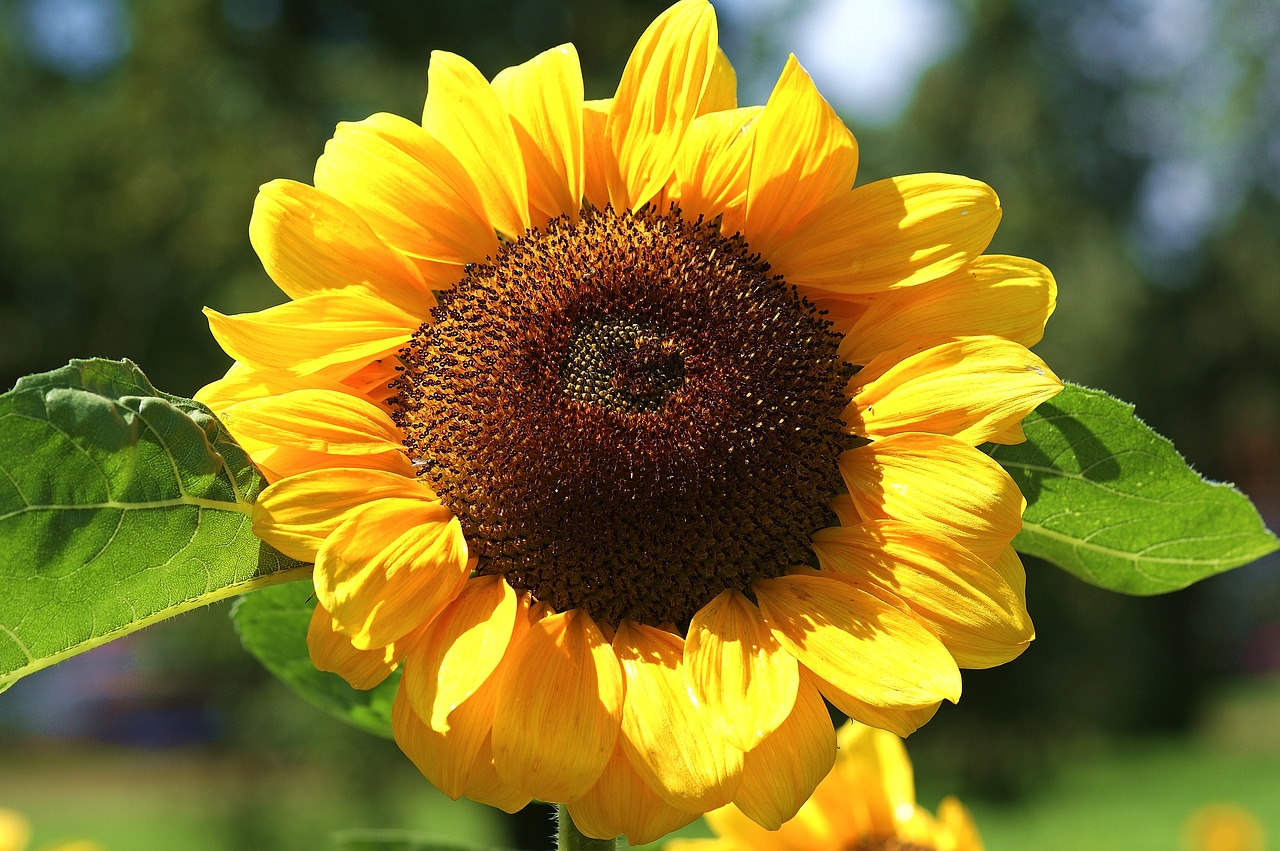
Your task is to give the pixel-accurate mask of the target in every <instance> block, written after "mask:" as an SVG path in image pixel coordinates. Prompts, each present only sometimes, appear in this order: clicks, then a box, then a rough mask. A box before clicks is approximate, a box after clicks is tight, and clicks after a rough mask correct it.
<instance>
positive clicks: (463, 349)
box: [392, 208, 849, 625]
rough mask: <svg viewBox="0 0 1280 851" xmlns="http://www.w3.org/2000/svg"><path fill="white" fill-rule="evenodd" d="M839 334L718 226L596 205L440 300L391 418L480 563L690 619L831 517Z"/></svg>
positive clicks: (542, 585) (659, 617)
mask: <svg viewBox="0 0 1280 851" xmlns="http://www.w3.org/2000/svg"><path fill="white" fill-rule="evenodd" d="M838 343H839V338H838V337H837V336H836V335H835V334H834V333H832V332H831V331H830V329H829V323H827V322H826V321H825V320H824V319H823V318H822V317H821V316H820V315H819V314H818V312H817V311H816V310H815V309H814V307H813V306H812V305H811V304H810V303H809V302H808V301H806V300H805V299H804V298H803V297H801V296H799V295H798V294H797V293H796V292H795V291H794V289H793V288H791V287H790V286H788V285H787V284H786V283H785V282H784V281H783V280H781V279H780V278H778V277H776V276H772V275H770V274H769V267H768V264H766V263H765V262H763V261H762V260H761V259H760V257H759V256H758V255H754V254H751V253H750V252H749V251H748V249H747V247H746V244H745V243H744V242H743V240H742V239H741V238H740V237H737V236H734V237H725V236H723V235H721V233H720V231H719V228H718V227H717V226H716V225H715V224H714V223H708V222H703V221H702V220H701V219H699V220H698V221H686V220H685V219H684V218H683V217H682V216H681V215H680V214H679V212H678V211H676V210H672V211H670V212H668V213H665V214H659V213H656V212H655V211H653V210H651V209H648V208H646V209H643V210H640V211H634V212H632V211H628V212H615V211H613V210H612V209H609V208H606V209H605V210H587V211H584V212H583V214H582V216H581V217H580V218H578V219H576V220H572V221H571V220H569V219H568V218H564V217H562V218H559V219H556V220H554V221H552V222H550V223H549V224H548V226H547V227H546V228H545V229H544V230H537V231H530V232H529V233H527V234H526V235H525V236H524V237H523V238H521V239H519V240H517V241H516V242H514V243H510V244H507V245H505V246H503V247H502V249H501V250H500V251H499V253H498V255H497V256H496V257H494V258H490V259H489V260H488V262H486V263H484V264H477V265H473V266H469V267H467V270H466V274H465V276H464V277H463V279H462V280H461V281H459V282H458V284H457V285H456V286H455V287H453V288H452V289H451V290H449V291H447V292H444V293H442V294H440V297H439V303H438V306H437V307H436V308H435V310H434V311H433V313H432V317H431V320H430V321H428V322H426V323H424V324H423V325H422V327H421V328H419V329H418V331H417V333H416V334H414V336H413V339H412V340H411V341H410V342H409V344H408V345H407V346H405V348H404V349H402V350H401V351H400V353H399V357H400V360H401V362H402V364H403V367H404V368H403V372H402V374H401V377H400V379H399V380H398V381H397V384H396V390H397V395H396V396H395V398H394V399H393V400H392V408H393V417H394V418H395V420H396V422H397V424H398V425H399V426H400V427H401V429H402V430H403V431H404V433H405V435H406V437H405V446H406V448H407V450H408V452H409V454H410V457H411V458H412V459H413V460H414V463H415V466H416V467H417V468H418V470H419V475H420V476H421V477H422V478H424V479H425V480H426V481H427V483H428V484H430V485H431V487H432V488H433V489H434V490H435V491H436V493H438V494H439V495H440V498H441V500H443V501H444V503H445V504H446V505H447V506H448V507H449V508H450V509H451V510H452V511H453V512H454V514H456V515H457V516H458V518H459V520H460V522H461V523H462V528H463V531H464V533H465V534H466V536H467V542H468V545H469V547H470V549H471V552H472V554H473V555H475V556H478V557H479V567H478V569H479V570H480V571H481V572H482V573H501V574H502V575H504V576H505V577H506V579H507V581H508V582H509V583H510V584H511V585H512V586H513V587H515V588H519V589H527V590H529V591H531V592H532V593H533V594H534V596H535V597H537V598H538V599H539V600H543V601H545V602H547V603H549V604H551V605H552V606H554V607H555V608H556V609H557V610H565V609H570V608H583V609H586V610H587V611H588V612H590V614H591V615H592V616H593V617H594V618H596V619H597V620H599V621H601V622H604V623H609V624H614V625H616V624H617V623H618V622H619V621H621V620H622V619H624V618H631V619H634V620H638V621H641V622H644V623H649V624H664V623H674V624H686V623H687V622H688V621H689V619H690V618H691V617H692V616H693V614H694V613H695V612H697V610H698V609H699V608H701V607H702V606H703V605H705V604H706V603H707V602H709V601H710V600H711V599H712V598H714V597H715V596H716V595H717V594H719V593H720V592H721V591H723V590H725V589H727V588H735V589H738V590H741V591H744V592H749V591H750V587H751V583H752V582H754V581H755V580H756V579H759V578H763V577H769V576H777V575H780V574H782V573H784V572H785V571H786V570H787V569H788V568H789V567H791V566H792V565H796V564H804V563H806V562H808V561H809V560H810V550H809V543H810V539H811V536H812V534H813V532H814V531H816V530H817V529H819V528H821V527H823V526H826V525H830V520H831V518H830V513H829V511H830V510H829V508H828V506H829V503H830V501H831V499H832V498H833V497H834V496H835V495H836V494H837V493H838V492H839V491H840V489H841V487H842V485H841V480H840V474H839V469H838V467H837V464H836V458H837V456H838V455H839V453H840V452H841V451H842V450H843V449H844V448H846V447H847V446H848V445H849V439H848V437H847V436H846V435H845V434H844V433H843V430H842V426H843V423H842V421H841V417H840V415H841V411H842V410H843V408H844V406H845V404H846V402H847V398H846V396H845V385H846V383H847V380H848V370H847V368H846V367H845V366H844V364H843V363H842V362H841V360H840V358H839V356H838V354H837V347H838Z"/></svg>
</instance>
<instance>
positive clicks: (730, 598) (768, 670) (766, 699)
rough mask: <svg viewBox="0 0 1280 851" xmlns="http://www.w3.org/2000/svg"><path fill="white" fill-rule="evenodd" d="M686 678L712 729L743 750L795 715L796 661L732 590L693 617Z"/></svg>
mask: <svg viewBox="0 0 1280 851" xmlns="http://www.w3.org/2000/svg"><path fill="white" fill-rule="evenodd" d="M684 674H685V679H686V681H687V685H688V687H689V691H690V693H691V694H692V695H693V697H694V699H695V700H696V701H697V706H698V709H699V710H701V711H702V715H703V717H704V718H705V719H706V720H707V722H708V723H709V724H710V726H711V728H712V729H713V730H715V732H716V733H718V734H719V735H721V736H723V737H724V738H725V739H727V740H728V741H729V742H730V743H731V744H733V745H734V746H735V747H737V748H739V749H741V750H743V751H750V750H751V749H752V748H754V747H755V746H756V745H757V744H759V743H760V740H761V739H764V738H765V737H766V736H768V735H769V734H770V733H772V732H774V731H775V730H776V729H778V725H779V724H782V723H783V721H784V720H786V718H787V717H788V716H789V715H791V710H792V707H793V705H794V704H795V700H796V688H797V686H798V684H799V682H800V674H799V671H798V670H797V665H796V660H795V658H794V657H792V656H791V654H789V653H787V652H786V651H785V650H783V649H782V646H781V645H779V644H778V641H777V639H775V638H774V637H773V633H771V632H770V631H769V627H768V626H767V625H766V624H765V622H764V619H763V618H761V617H760V611H759V610H758V609H757V608H756V607H755V606H754V605H753V604H752V603H751V601H750V600H748V599H747V598H746V597H744V596H742V594H740V593H739V592H737V591H732V590H730V591H724V592H722V593H721V594H720V595H719V596H717V597H716V598H715V599H714V600H712V601H711V602H710V603H708V604H707V605H705V606H703V607H702V609H700V610H699V611H698V613H697V614H695V615H694V616H693V620H692V622H691V623H690V624H689V632H688V637H687V638H686V639H685V645H684Z"/></svg>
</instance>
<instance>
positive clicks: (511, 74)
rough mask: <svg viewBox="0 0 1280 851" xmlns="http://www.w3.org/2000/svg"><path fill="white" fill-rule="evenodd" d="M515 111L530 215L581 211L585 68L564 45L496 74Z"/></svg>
mask: <svg viewBox="0 0 1280 851" xmlns="http://www.w3.org/2000/svg"><path fill="white" fill-rule="evenodd" d="M493 90H494V92H495V93H496V94H497V96H498V100H499V101H501V102H502V105H503V107H504V108H505V109H506V110H507V112H508V114H509V115H510V116H511V122H512V125H513V126H514V128H515V134H516V141H517V142H519V144H520V153H521V155H522V156H523V157H524V163H525V171H526V173H527V175H528V179H529V210H530V218H531V219H533V220H535V221H547V220H549V219H553V218H555V217H556V216H558V215H560V214H561V213H569V214H576V212H577V210H578V208H579V207H580V206H581V205H582V195H583V190H582V183H583V175H582V172H583V168H582V71H581V69H580V68H579V66H578V51H577V49H575V48H574V46H573V45H572V44H562V45H560V46H559V47H553V48H551V49H550V50H547V51H544V52H542V53H539V54H538V55H537V56H535V57H534V58H532V59H530V60H529V61H528V62H525V63H524V64H522V65H515V66H513V67H511V68H507V69H505V70H503V71H501V72H499V73H498V76H496V77H494V78H493Z"/></svg>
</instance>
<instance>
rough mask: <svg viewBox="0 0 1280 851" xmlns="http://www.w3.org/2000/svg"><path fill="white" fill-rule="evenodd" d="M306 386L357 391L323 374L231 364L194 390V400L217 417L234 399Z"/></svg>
mask: <svg viewBox="0 0 1280 851" xmlns="http://www.w3.org/2000/svg"><path fill="white" fill-rule="evenodd" d="M307 388H312V389H320V390H334V391H337V392H339V393H351V394H354V393H356V392H357V391H356V390H355V389H354V388H352V387H348V386H347V385H345V384H343V383H342V382H340V381H334V380H333V379H330V378H325V377H324V376H323V375H299V374H297V373H295V372H289V371H288V370H285V369H253V368H252V367H249V366H245V365H244V364H242V363H233V364H232V365H231V368H230V369H228V370H227V374H226V375H224V376H223V377H222V378H219V379H218V380H216V381H211V382H209V383H208V384H206V385H205V386H204V387H201V388H200V389H199V390H197V391H196V395H195V400H196V401H197V402H199V403H200V404H202V405H205V406H207V407H208V408H210V409H211V410H212V411H213V412H214V413H215V414H218V415H219V416H221V415H222V411H224V410H226V409H227V408H229V407H231V406H232V405H234V404H236V403H237V402H244V401H247V400H250V399H259V398H261V397H263V396H276V395H279V394H281V393H289V392H290V391H293V390H303V389H307Z"/></svg>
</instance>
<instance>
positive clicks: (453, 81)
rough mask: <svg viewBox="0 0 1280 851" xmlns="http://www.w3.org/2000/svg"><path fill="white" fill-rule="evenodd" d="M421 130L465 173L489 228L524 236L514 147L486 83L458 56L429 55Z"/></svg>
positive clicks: (524, 188) (523, 186)
mask: <svg viewBox="0 0 1280 851" xmlns="http://www.w3.org/2000/svg"><path fill="white" fill-rule="evenodd" d="M422 127H423V129H424V130H426V131H427V133H429V134H430V135H431V136H432V137H433V138H435V139H437V140H438V141H440V142H441V143H442V144H443V145H444V146H445V147H446V148H448V149H449V151H450V152H451V153H452V154H453V155H454V156H455V157H457V159H458V162H459V163H461V164H462V168H463V169H464V170H465V171H466V173H467V174H469V175H471V178H472V180H474V181H475V184H476V188H477V189H479V191H480V201H481V203H482V204H483V206H484V212H485V216H486V217H487V218H488V220H489V223H490V224H491V225H492V226H493V228H494V229H495V230H497V231H499V232H500V233H504V234H506V235H507V236H509V237H512V238H519V237H521V236H524V232H525V230H527V229H528V227H529V189H528V185H527V183H526V177H525V170H524V158H523V157H522V156H521V155H520V144H519V143H518V142H517V141H516V135H515V132H514V130H513V129H512V123H511V120H510V118H509V117H508V114H507V110H506V108H505V107H503V105H502V103H501V102H500V101H499V100H498V96H497V95H496V94H495V93H494V91H493V89H492V87H490V85H489V81H488V80H486V79H485V78H484V75H483V74H481V73H480V72H479V71H478V70H476V67H475V66H474V65H472V64H471V63H470V62H468V61H467V60H466V59H463V58H462V57H461V56H458V55H457V54H454V53H448V52H446V51H443V50H433V51H431V62H430V64H429V65H428V66H427V102H426V104H425V105H424V106H423V109H422ZM473 259H477V260H478V259H480V258H479V257H475V258H473Z"/></svg>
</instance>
